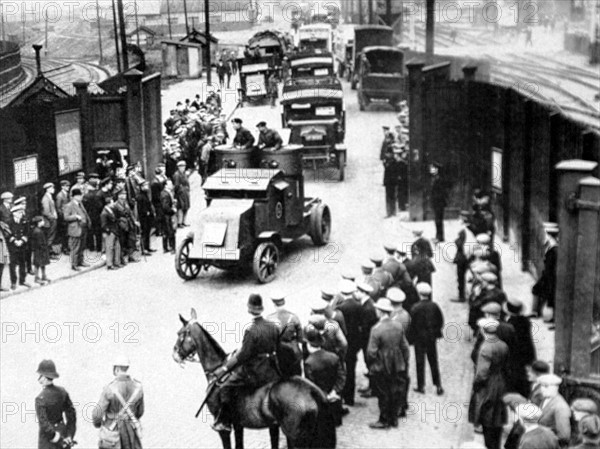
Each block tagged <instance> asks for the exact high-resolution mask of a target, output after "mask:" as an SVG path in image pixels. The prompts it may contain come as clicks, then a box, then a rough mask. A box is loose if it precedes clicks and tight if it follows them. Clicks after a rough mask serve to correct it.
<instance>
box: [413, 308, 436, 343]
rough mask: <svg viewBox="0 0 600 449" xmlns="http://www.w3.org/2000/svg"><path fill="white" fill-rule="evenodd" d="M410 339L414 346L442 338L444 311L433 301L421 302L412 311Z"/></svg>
mask: <svg viewBox="0 0 600 449" xmlns="http://www.w3.org/2000/svg"><path fill="white" fill-rule="evenodd" d="M410 314H411V316H412V323H411V325H410V339H409V341H410V342H411V343H414V344H419V343H422V344H424V343H427V342H430V341H431V340H436V339H438V338H442V328H443V327H444V316H443V315H442V310H441V309H440V307H439V306H438V305H437V304H436V303H435V302H433V301H431V300H427V301H419V302H418V303H417V304H415V305H414V306H413V308H412V310H411V313H410Z"/></svg>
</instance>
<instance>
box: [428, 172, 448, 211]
mask: <svg viewBox="0 0 600 449" xmlns="http://www.w3.org/2000/svg"><path fill="white" fill-rule="evenodd" d="M448 188H449V187H448V184H447V183H446V182H444V180H443V179H442V178H440V177H439V176H435V177H434V178H433V179H432V181H431V207H432V209H433V210H443V209H444V207H446V203H447V196H448Z"/></svg>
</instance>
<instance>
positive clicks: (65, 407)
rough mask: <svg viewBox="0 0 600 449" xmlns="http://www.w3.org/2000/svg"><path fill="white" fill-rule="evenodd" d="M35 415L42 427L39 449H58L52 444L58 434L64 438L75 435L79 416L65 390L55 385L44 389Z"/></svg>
mask: <svg viewBox="0 0 600 449" xmlns="http://www.w3.org/2000/svg"><path fill="white" fill-rule="evenodd" d="M35 413H36V415H37V419H38V423H39V425H40V431H39V439H38V449H58V448H59V447H60V446H59V445H56V444H53V443H51V441H52V440H53V439H55V438H56V436H57V435H56V432H58V433H60V436H61V437H62V438H67V437H71V438H72V437H73V436H74V435H75V429H76V424H77V415H76V413H75V408H74V407H73V403H72V402H71V398H70V397H69V393H67V391H66V390H65V389H64V388H62V387H59V386H57V385H54V384H52V385H48V386H47V387H44V389H43V390H42V391H41V393H40V394H39V395H38V396H37V398H35Z"/></svg>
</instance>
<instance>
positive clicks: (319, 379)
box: [304, 349, 346, 395]
mask: <svg viewBox="0 0 600 449" xmlns="http://www.w3.org/2000/svg"><path fill="white" fill-rule="evenodd" d="M304 374H305V375H306V378H307V379H308V380H310V381H311V382H314V383H315V384H316V385H317V386H318V387H319V388H320V389H321V390H323V392H324V393H325V394H329V393H330V392H331V390H335V392H336V393H337V394H338V395H339V394H341V392H342V390H343V389H344V385H345V384H346V370H345V369H344V365H343V363H342V360H341V359H340V358H339V357H338V356H337V355H336V354H334V353H333V352H329V351H325V350H324V349H319V350H318V351H315V352H313V353H312V354H310V355H309V356H308V358H307V359H306V360H305V361H304Z"/></svg>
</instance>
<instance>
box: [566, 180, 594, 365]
mask: <svg viewBox="0 0 600 449" xmlns="http://www.w3.org/2000/svg"><path fill="white" fill-rule="evenodd" d="M579 201H580V202H579V203H576V204H578V205H577V206H576V207H577V209H576V210H575V211H574V212H577V214H578V215H579V218H578V223H577V256H576V262H575V279H574V281H573V282H574V296H573V300H572V303H573V329H572V334H571V335H572V339H573V341H572V344H571V374H572V375H573V376H575V377H587V376H589V374H590V365H591V352H590V329H591V326H592V319H593V315H594V299H596V300H597V299H598V297H597V296H596V297H595V296H594V293H597V287H598V284H599V278H600V275H599V274H598V273H599V270H600V266H599V263H600V262H599V261H598V240H599V237H598V234H599V231H600V219H599V214H600V210H598V209H594V207H593V205H594V204H595V205H596V207H599V206H600V179H598V178H594V177H591V176H590V177H587V178H583V179H582V180H581V181H579ZM584 202H585V203H584Z"/></svg>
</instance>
